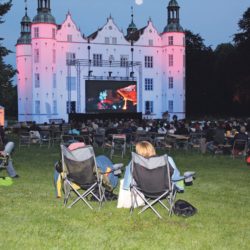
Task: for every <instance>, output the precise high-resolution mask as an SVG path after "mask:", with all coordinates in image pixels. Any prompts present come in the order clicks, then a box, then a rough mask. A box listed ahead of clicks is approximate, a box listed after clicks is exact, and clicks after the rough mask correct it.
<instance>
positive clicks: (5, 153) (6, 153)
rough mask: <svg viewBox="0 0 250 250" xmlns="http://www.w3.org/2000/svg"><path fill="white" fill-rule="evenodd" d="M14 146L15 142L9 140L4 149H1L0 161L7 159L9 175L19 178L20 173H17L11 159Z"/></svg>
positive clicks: (5, 163)
mask: <svg viewBox="0 0 250 250" xmlns="http://www.w3.org/2000/svg"><path fill="white" fill-rule="evenodd" d="M14 146H15V145H14V142H8V143H7V144H6V145H5V147H4V148H3V150H2V151H1V149H0V163H3V162H2V161H5V162H4V167H5V168H6V170H7V172H8V174H9V176H10V177H11V178H18V177H19V175H18V174H17V173H16V171H15V169H14V166H13V162H12V159H11V154H12V152H13V150H14ZM1 158H2V159H1Z"/></svg>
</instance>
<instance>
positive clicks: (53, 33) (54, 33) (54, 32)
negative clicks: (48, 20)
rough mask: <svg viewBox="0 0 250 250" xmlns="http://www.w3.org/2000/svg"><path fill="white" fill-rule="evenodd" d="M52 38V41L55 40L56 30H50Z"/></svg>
mask: <svg viewBox="0 0 250 250" xmlns="http://www.w3.org/2000/svg"><path fill="white" fill-rule="evenodd" d="M52 38H53V39H55V38H56V29H52Z"/></svg>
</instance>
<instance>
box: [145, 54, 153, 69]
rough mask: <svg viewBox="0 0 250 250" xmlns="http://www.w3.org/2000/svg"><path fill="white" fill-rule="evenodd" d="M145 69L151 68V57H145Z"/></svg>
mask: <svg viewBox="0 0 250 250" xmlns="http://www.w3.org/2000/svg"><path fill="white" fill-rule="evenodd" d="M145 68H153V57H152V56H145Z"/></svg>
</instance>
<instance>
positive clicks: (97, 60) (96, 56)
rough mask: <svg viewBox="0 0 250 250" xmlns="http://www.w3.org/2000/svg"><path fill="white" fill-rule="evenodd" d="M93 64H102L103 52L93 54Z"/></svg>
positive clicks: (97, 65) (99, 65) (98, 65)
mask: <svg viewBox="0 0 250 250" xmlns="http://www.w3.org/2000/svg"><path fill="white" fill-rule="evenodd" d="M93 66H96V67H101V66H102V54H93Z"/></svg>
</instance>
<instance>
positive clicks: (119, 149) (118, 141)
mask: <svg viewBox="0 0 250 250" xmlns="http://www.w3.org/2000/svg"><path fill="white" fill-rule="evenodd" d="M118 153H120V154H121V157H122V158H123V156H124V155H125V154H126V135H125V134H113V136H112V144H111V151H110V158H111V159H112V158H113V156H120V154H118Z"/></svg>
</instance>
